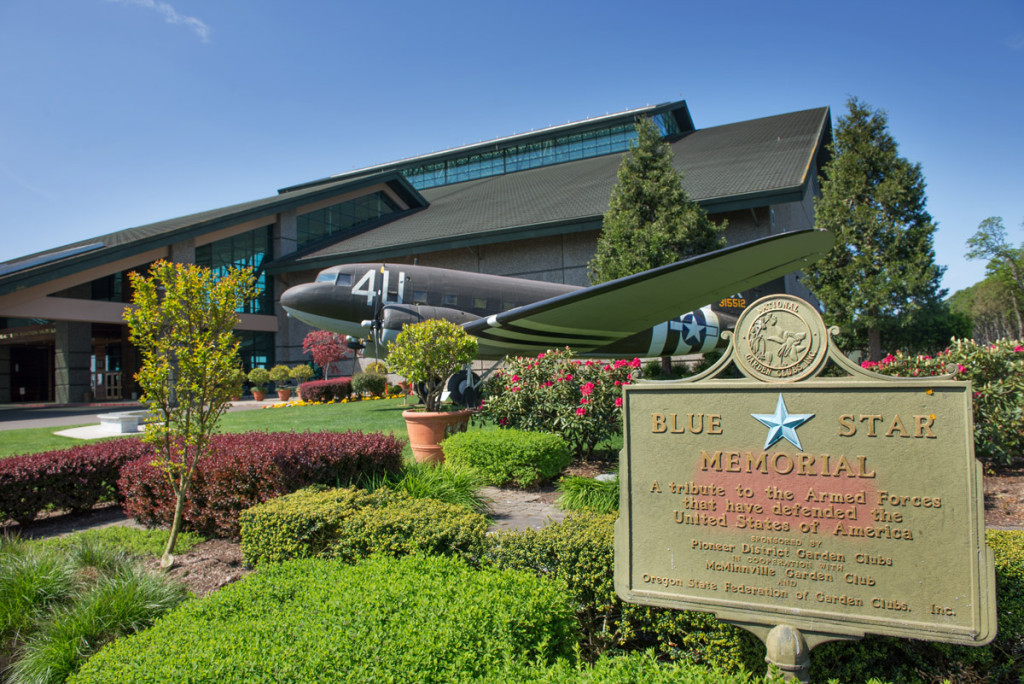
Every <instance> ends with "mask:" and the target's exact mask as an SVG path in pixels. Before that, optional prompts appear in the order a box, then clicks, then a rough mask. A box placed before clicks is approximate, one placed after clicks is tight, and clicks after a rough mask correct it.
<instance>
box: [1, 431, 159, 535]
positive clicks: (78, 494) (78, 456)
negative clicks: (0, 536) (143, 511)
mask: <svg viewBox="0 0 1024 684" xmlns="http://www.w3.org/2000/svg"><path fill="white" fill-rule="evenodd" d="M142 456H145V457H147V458H149V459H150V460H152V458H153V448H152V447H150V446H148V445H146V444H143V442H142V440H139V439H136V438H124V439H115V440H110V441H107V442H99V443H97V444H85V445H82V446H76V447H72V448H70V449H61V450H60V451H45V452H43V453H39V454H31V455H28V456H15V457H13V458H5V459H0V521H3V520H16V521H18V522H20V523H25V522H28V521H30V520H32V519H33V518H35V517H36V515H37V514H38V513H39V512H40V511H42V510H44V509H46V508H48V507H53V508H60V509H69V510H72V511H83V510H86V509H89V508H92V507H93V506H94V505H95V504H96V503H97V502H99V501H112V500H113V499H114V495H115V492H116V490H115V484H116V483H117V476H118V473H119V472H120V471H121V467H122V466H123V465H125V464H126V463H128V462H130V461H134V460H135V459H137V458H140V457H142ZM173 508H174V505H173V499H172V502H171V509H172V510H173Z"/></svg>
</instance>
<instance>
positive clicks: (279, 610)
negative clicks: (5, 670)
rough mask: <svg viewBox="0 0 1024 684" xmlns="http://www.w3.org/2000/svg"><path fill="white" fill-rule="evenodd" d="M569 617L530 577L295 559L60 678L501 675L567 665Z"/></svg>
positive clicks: (408, 563)
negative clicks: (563, 661) (558, 663)
mask: <svg viewBox="0 0 1024 684" xmlns="http://www.w3.org/2000/svg"><path fill="white" fill-rule="evenodd" d="M572 613H573V611H572V608H571V607H570V606H569V605H568V602H567V600H566V596H565V593H564V590H563V589H562V588H560V587H558V586H557V585H556V584H555V583H552V582H547V581H545V580H542V579H539V578H537V577H534V576H532V575H531V574H529V573H524V572H514V571H501V570H495V569H487V570H483V571H481V570H474V569H472V568H470V567H469V566H467V565H466V564H465V563H463V562H462V561H459V560H457V559H453V558H444V557H440V556H407V557H404V558H399V559H393V558H385V557H375V558H372V559H369V560H366V561H364V562H362V563H359V564H357V565H345V564H342V563H339V562H337V561H328V560H322V559H304V560H298V561H290V562H287V563H281V564H277V565H269V566H267V567H266V568H263V569H261V570H260V572H258V573H254V574H253V575H250V576H249V577H247V578H246V579H244V580H242V581H240V582H237V583H235V584H232V585H230V586H228V587H226V588H224V589H222V590H220V591H219V592H217V593H215V594H212V595H210V596H209V597H207V598H205V599H203V600H198V601H191V602H188V603H186V604H184V605H183V606H181V607H180V608H178V609H177V610H175V611H172V612H171V613H170V614H168V615H167V616H165V617H164V618H163V619H162V620H160V621H159V622H158V623H157V624H156V625H155V626H154V627H152V628H151V629H149V630H146V631H145V632H142V633H139V634H137V635H135V636H133V637H129V638H127V639H121V640H118V641H117V642H115V643H113V644H111V645H110V646H108V647H107V648H105V649H103V650H102V651H101V652H100V653H98V654H97V655H96V656H94V657H93V658H92V659H91V660H90V661H89V662H88V663H86V665H85V666H84V667H83V668H82V670H80V671H79V673H78V674H77V676H74V677H72V678H71V679H70V680H68V681H70V682H76V683H77V684H86V683H91V682H133V684H146V683H149V682H154V683H155V682H160V683H163V682H193V683H199V682H217V683H218V684H220V683H221V682H243V681H245V682H255V681H265V682H312V681H344V682H368V683H369V682H372V683H373V684H378V683H380V682H424V683H426V682H454V681H466V680H470V679H476V680H477V681H488V680H491V681H495V680H497V681H500V680H501V679H503V676H500V673H501V672H505V671H517V670H518V671H528V669H529V668H530V667H531V666H539V667H541V668H543V667H546V666H547V664H549V663H552V662H554V661H555V660H556V659H557V658H567V659H572V658H573V657H574V655H573V646H574V644H575V643H576V639H577V637H578V632H577V631H576V628H575V625H574V621H573V615H572ZM492 673H496V674H495V677H494V678H492Z"/></svg>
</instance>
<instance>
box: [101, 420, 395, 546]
mask: <svg viewBox="0 0 1024 684" xmlns="http://www.w3.org/2000/svg"><path fill="white" fill-rule="evenodd" d="M402 447H403V443H402V441H401V440H398V439H396V438H395V437H393V436H391V435H385V434H383V433H370V434H363V433H361V432H344V433H339V432H303V433H294V432H275V433H265V432H246V433H241V434H224V435H215V436H214V438H213V441H212V444H211V452H210V455H208V456H207V457H206V458H204V459H203V460H202V461H200V462H199V466H198V467H197V469H196V472H195V474H194V475H193V477H192V486H191V487H190V488H189V493H188V499H187V501H186V503H185V510H184V521H185V528H186V529H188V530H192V531H194V532H198V533H200V534H202V535H205V536H210V537H227V538H236V537H237V536H238V516H239V514H240V513H241V512H242V511H244V510H245V509H247V508H250V507H252V506H254V505H256V504H258V503H262V502H263V501H266V500H268V499H272V498H274V497H277V496H280V495H282V494H287V493H289V492H294V491H295V490H297V489H301V488H302V487H307V486H309V485H311V484H317V483H320V484H329V485H338V484H342V485H344V484H349V483H353V482H357V481H358V480H359V479H360V478H363V477H369V476H374V475H383V474H386V473H393V472H397V471H398V470H399V469H400V468H401V465H402ZM118 488H119V490H120V492H121V497H122V498H123V499H124V501H125V504H124V506H125V511H126V512H127V513H128V514H129V515H131V516H132V517H133V518H135V519H137V520H138V521H139V522H141V523H143V524H144V525H148V526H150V527H156V526H162V525H169V524H170V522H171V518H172V516H173V515H174V496H173V494H172V492H171V488H170V485H169V484H168V483H167V478H166V476H165V474H164V472H163V471H161V470H160V469H158V468H156V467H154V466H153V465H152V464H151V462H150V459H149V458H142V459H139V460H137V461H134V462H132V463H129V464H128V465H127V466H125V467H124V469H123V470H122V471H121V478H120V480H119V481H118Z"/></svg>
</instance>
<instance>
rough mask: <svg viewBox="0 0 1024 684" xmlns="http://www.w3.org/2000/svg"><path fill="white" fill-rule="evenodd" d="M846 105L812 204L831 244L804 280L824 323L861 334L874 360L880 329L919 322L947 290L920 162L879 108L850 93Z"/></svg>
mask: <svg viewBox="0 0 1024 684" xmlns="http://www.w3.org/2000/svg"><path fill="white" fill-rule="evenodd" d="M847 106H848V107H849V113H848V114H847V115H846V116H844V117H841V118H840V119H839V125H838V126H837V127H836V130H835V140H834V141H833V142H832V144H831V145H830V149H831V151H832V154H833V157H832V160H831V161H829V162H828V163H827V164H826V165H825V166H824V168H823V169H822V191H821V197H819V198H817V200H816V201H815V203H814V217H815V222H816V226H817V227H818V228H819V229H821V230H828V231H831V232H832V234H833V235H835V244H834V245H833V247H832V250H831V251H830V252H829V253H828V254H827V255H826V256H825V258H823V259H821V260H819V261H818V262H816V263H815V264H812V265H811V266H809V267H807V268H806V269H805V272H806V278H805V279H804V282H805V283H806V284H807V286H808V287H809V288H810V289H811V291H812V292H813V293H814V294H815V296H817V297H818V299H819V300H821V302H822V304H824V305H825V320H826V321H827V322H828V323H829V324H830V325H839V326H841V327H843V328H844V329H846V330H848V331H852V332H854V333H857V332H858V331H863V332H865V333H866V336H867V343H868V357H869V358H870V359H871V360H874V361H877V360H878V359H880V358H881V356H882V334H883V330H884V329H885V328H886V326H890V327H891V326H892V325H894V324H899V325H901V326H904V327H906V326H913V325H916V324H918V322H919V319H920V318H922V315H923V314H924V313H925V312H926V311H927V310H928V309H929V305H931V304H933V303H934V302H935V301H936V300H938V299H941V298H942V296H943V295H944V294H945V292H944V291H942V290H940V288H939V278H940V277H941V276H942V272H943V271H944V270H945V269H944V268H942V267H940V266H936V265H935V250H934V247H933V245H932V240H933V236H934V234H935V229H936V226H935V222H934V221H932V217H931V215H930V214H929V213H928V212H927V211H926V210H925V199H926V198H925V191H924V188H925V183H924V176H923V175H922V173H921V165H920V164H912V163H910V162H909V161H907V160H906V159H904V158H903V157H900V156H899V154H898V150H897V146H896V141H895V140H894V139H893V137H892V136H891V135H890V134H889V131H888V119H887V117H886V115H885V112H882V111H879V110H872V109H871V108H870V107H868V106H867V105H865V104H863V103H862V102H860V101H859V100H857V99H856V98H851V99H850V100H849V101H848V102H847Z"/></svg>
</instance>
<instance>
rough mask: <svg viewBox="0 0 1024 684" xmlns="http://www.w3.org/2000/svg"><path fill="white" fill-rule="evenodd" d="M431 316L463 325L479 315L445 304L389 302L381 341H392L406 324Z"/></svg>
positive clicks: (383, 321)
mask: <svg viewBox="0 0 1024 684" xmlns="http://www.w3.org/2000/svg"><path fill="white" fill-rule="evenodd" d="M431 318H444V319H447V320H449V321H452V322H453V323H456V324H459V325H461V324H463V323H468V322H469V321H475V320H476V319H477V318H479V316H476V315H474V314H471V313H467V312H465V311H460V310H459V309H448V308H445V307H443V306H425V305H418V304H388V305H387V306H386V307H384V311H383V312H382V314H381V341H382V342H391V341H393V340H394V339H395V338H396V337H398V333H400V332H402V328H403V327H405V326H406V325H409V324H411V323H420V322H422V321H426V320H429V319H431Z"/></svg>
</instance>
